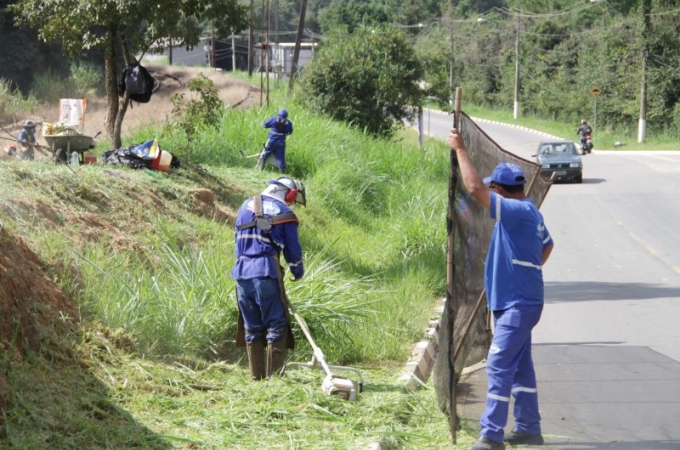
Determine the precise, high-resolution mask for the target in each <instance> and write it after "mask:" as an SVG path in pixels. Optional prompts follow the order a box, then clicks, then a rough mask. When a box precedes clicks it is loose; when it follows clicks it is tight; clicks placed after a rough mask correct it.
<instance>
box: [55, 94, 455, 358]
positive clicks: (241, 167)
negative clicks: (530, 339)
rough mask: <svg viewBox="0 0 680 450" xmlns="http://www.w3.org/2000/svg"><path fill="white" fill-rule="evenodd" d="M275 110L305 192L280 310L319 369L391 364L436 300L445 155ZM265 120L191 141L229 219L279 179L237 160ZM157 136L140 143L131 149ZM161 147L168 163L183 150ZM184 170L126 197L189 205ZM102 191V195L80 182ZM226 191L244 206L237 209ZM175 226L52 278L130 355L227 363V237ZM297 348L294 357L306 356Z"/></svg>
mask: <svg viewBox="0 0 680 450" xmlns="http://www.w3.org/2000/svg"><path fill="white" fill-rule="evenodd" d="M279 104H285V106H286V108H288V110H289V112H290V117H291V119H292V120H293V122H294V126H295V131H294V133H293V135H292V136H290V137H289V139H288V142H287V162H288V170H289V173H290V176H293V177H295V178H298V179H300V180H302V181H303V182H304V183H305V184H306V186H307V205H308V206H307V208H297V211H296V212H297V214H298V216H299V218H300V221H301V226H300V235H301V241H302V246H303V250H304V252H305V264H306V274H307V275H306V277H305V279H304V280H302V281H301V282H299V283H288V284H289V286H288V289H289V296H290V299H291V301H292V302H293V304H294V305H295V306H296V307H297V308H298V310H299V312H300V314H301V315H302V316H303V317H304V318H305V320H306V321H307V322H308V325H309V326H310V329H311V330H312V333H313V335H314V338H315V340H317V343H318V344H319V345H320V346H321V347H322V348H323V349H324V352H325V353H326V355H327V357H328V359H329V360H332V361H335V362H342V363H349V362H357V361H364V362H377V361H383V362H384V361H385V360H388V361H401V360H403V359H404V358H405V356H406V355H407V354H408V349H409V347H410V345H411V343H412V342H413V341H415V340H418V339H420V338H421V337H422V333H423V330H424V327H425V325H426V324H427V322H428V320H429V319H430V317H431V315H432V309H433V306H434V304H435V302H436V300H437V298H439V297H441V296H443V294H444V292H445V283H446V276H445V265H446V264H445V242H446V231H445V214H446V207H445V206H446V200H445V192H446V186H447V174H448V152H447V151H446V150H445V148H444V146H443V144H442V145H441V147H440V148H435V149H433V150H430V151H423V150H421V149H418V148H416V147H414V146H412V145H408V144H402V143H397V142H391V141H383V140H375V139H373V138H371V137H369V136H366V135H364V134H363V133H362V132H360V131H358V130H356V129H353V128H351V127H349V126H347V125H345V124H340V123H335V122H332V121H329V120H328V119H325V118H323V117H320V116H318V115H316V114H313V113H311V112H309V111H306V110H304V109H302V108H300V107H299V106H297V105H295V104H290V103H285V101H283V100H281V99H280V101H279ZM275 109H278V108H273V111H268V110H265V109H264V108H253V109H250V110H227V111H226V112H225V114H224V115H223V117H222V119H221V122H220V125H219V126H218V127H216V128H206V129H205V130H203V132H202V133H201V135H200V143H199V144H198V145H197V146H196V148H195V149H194V150H193V152H192V163H194V164H200V165H202V166H205V167H209V172H210V173H211V174H212V175H210V177H211V178H206V179H205V182H206V183H205V184H204V185H203V186H205V187H209V188H211V189H213V190H214V191H215V193H216V195H217V196H218V199H220V201H223V202H225V201H226V202H233V203H232V204H230V205H229V206H230V207H232V208H233V209H237V208H238V206H239V205H240V203H241V201H243V199H245V198H246V197H248V196H250V195H253V194H255V193H257V192H260V191H261V190H262V189H263V188H264V187H265V186H266V183H267V180H269V179H271V178H276V177H278V176H279V174H278V173H277V172H276V170H275V169H273V168H267V169H266V170H265V171H264V172H259V171H256V170H254V167H253V166H254V164H255V159H253V158H251V159H249V158H245V157H244V154H245V155H246V156H247V155H248V154H251V153H254V152H256V151H257V149H258V148H260V146H261V144H262V142H263V140H264V139H266V135H267V130H265V129H264V128H263V127H262V125H261V124H262V121H263V120H264V119H266V118H267V117H269V116H270V115H271V114H274V113H275ZM157 133H158V130H153V129H147V130H142V131H140V132H138V133H137V134H136V135H135V139H140V140H144V139H149V138H153V137H155V136H156V135H157ZM159 139H160V143H161V146H162V147H163V148H165V149H169V150H171V151H172V149H173V147H174V146H175V145H179V141H178V140H177V139H181V137H179V136H173V135H159ZM244 149H247V150H245V151H244ZM89 169H90V168H88V170H89ZM92 170H96V168H92ZM196 170H197V169H196V168H195V166H193V165H192V166H190V167H186V168H183V169H180V170H179V171H178V172H177V174H178V176H177V177H171V178H169V179H164V180H158V181H157V180H155V179H154V178H151V177H148V176H146V175H145V174H142V173H138V172H134V173H131V174H130V175H128V176H129V177H133V178H132V179H133V180H134V183H135V184H136V185H138V187H137V188H136V189H135V192H151V191H157V190H158V189H161V190H162V191H164V192H167V195H168V196H170V197H171V198H177V199H178V202H180V203H186V204H188V203H189V202H190V199H189V198H188V196H189V195H190V194H189V192H188V191H189V190H190V189H191V187H190V186H191V185H192V183H193V181H191V180H194V179H197V174H200V172H196ZM99 176H100V177H102V176H101V175H99ZM104 178H105V177H104ZM210 180H213V181H210ZM102 182H106V183H108V184H110V183H111V181H110V180H106V181H104V179H102V180H101V181H98V180H91V181H89V183H90V184H91V185H92V186H97V185H98V184H99V183H102ZM61 183H66V184H69V183H71V181H69V180H61ZM81 184H82V182H81ZM231 184H235V185H239V186H240V189H242V192H243V193H242V194H240V195H238V196H235V195H234V193H233V189H231V188H230V187H229V186H230V185H231ZM143 186H148V187H143ZM72 189H73V191H74V192H79V195H80V196H81V197H82V196H87V197H92V198H101V197H102V196H111V195H114V196H115V195H116V194H115V192H116V189H119V188H114V187H113V186H109V187H108V188H106V189H108V190H106V192H102V193H100V194H98V193H93V192H85V191H86V190H87V189H86V188H84V187H83V186H82V185H81V186H79V187H78V186H74V187H73V188H72ZM90 189H92V188H90ZM97 189H99V188H97ZM101 189H105V188H103V187H102V188H101ZM123 192H124V191H123ZM135 195H137V194H135ZM80 201H82V198H81V200H80ZM145 215H149V214H148V211H147V212H144V213H143V215H142V216H140V218H142V217H144V216H145ZM154 217H155V218H154ZM177 217H178V216H177V213H171V214H169V215H168V216H163V215H157V216H153V215H149V217H148V218H147V219H146V220H149V221H150V224H149V225H148V228H147V229H146V230H144V231H141V232H140V231H139V230H136V231H133V230H130V235H129V238H130V239H131V240H132V241H133V244H132V245H131V247H132V248H134V251H132V252H129V253H128V252H126V251H125V250H124V249H123V250H120V251H116V252H115V253H111V252H110V250H107V249H106V244H107V242H106V241H105V240H102V241H101V242H100V243H99V245H89V246H88V247H87V248H85V249H82V250H80V251H79V253H78V255H79V256H77V257H73V256H71V257H69V258H68V259H69V260H68V261H66V262H64V263H63V266H65V267H69V266H75V267H77V269H78V271H79V273H80V277H81V278H82V283H81V284H82V286H83V288H82V289H80V290H78V289H76V288H75V287H74V288H73V290H74V292H75V293H76V294H77V295H78V297H79V298H80V299H81V304H82V306H83V312H84V313H85V314H86V315H90V316H92V317H95V318H96V319H97V320H98V321H100V322H102V323H103V324H104V325H106V326H108V327H111V328H113V329H118V328H122V329H125V330H126V331H127V332H128V333H129V335H130V336H132V338H133V339H134V340H135V342H136V343H137V345H138V350H139V351H140V352H143V353H147V354H157V355H165V354H188V355H193V356H199V357H207V358H220V357H225V355H228V354H229V353H230V352H231V351H232V350H233V344H234V342H233V339H234V334H235V324H236V314H237V312H236V301H235V298H234V282H233V280H232V279H231V277H230V271H231V268H232V266H233V264H234V244H233V230H232V229H230V228H228V227H224V226H222V225H219V224H215V223H214V222H211V221H210V220H209V219H207V218H202V217H195V216H194V217H193V218H191V219H187V218H184V219H182V220H181V221H179V222H178V221H177V219H176V218H177ZM67 253H69V252H67ZM54 254H55V255H56V254H58V252H57V251H55V252H54ZM294 328H297V327H294ZM378 337H379V338H378ZM298 338H299V339H298V342H299V343H300V346H299V347H298V348H299V350H300V351H303V352H304V351H307V350H309V347H308V346H307V344H306V343H305V339H304V337H303V336H302V335H299V336H298Z"/></svg>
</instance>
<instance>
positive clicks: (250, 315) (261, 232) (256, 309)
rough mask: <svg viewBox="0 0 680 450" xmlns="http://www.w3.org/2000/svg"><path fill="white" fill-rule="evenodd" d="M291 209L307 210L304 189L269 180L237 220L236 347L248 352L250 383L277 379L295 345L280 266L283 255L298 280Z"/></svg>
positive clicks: (299, 256) (295, 183) (295, 229)
mask: <svg viewBox="0 0 680 450" xmlns="http://www.w3.org/2000/svg"><path fill="white" fill-rule="evenodd" d="M294 203H300V204H302V205H305V204H306V198H305V186H304V185H303V184H302V183H301V182H299V181H296V180H293V179H291V178H288V177H281V178H279V179H277V180H270V181H269V186H267V188H266V189H265V190H264V191H263V192H262V193H261V194H259V195H256V196H254V197H253V198H250V199H248V200H246V201H245V202H243V204H242V205H241V208H240V209H239V213H238V216H237V218H236V233H235V239H236V264H235V265H234V268H233V270H232V272H231V275H232V277H233V278H234V279H235V280H236V296H237V301H238V307H239V327H238V330H237V337H236V343H237V345H240V346H243V345H245V346H246V348H247V350H248V364H249V366H250V375H251V377H252V379H253V380H261V379H263V378H269V377H271V376H272V375H273V374H275V373H277V372H278V371H279V370H280V369H281V367H282V366H283V362H284V359H285V352H286V348H293V347H294V344H295V341H294V340H293V334H292V332H291V328H290V317H289V315H288V307H287V303H286V297H285V290H284V289H283V268H282V267H281V264H282V262H281V260H280V255H281V253H283V257H284V258H285V260H286V262H287V263H288V268H289V269H290V273H291V274H292V277H293V278H291V281H298V280H300V279H301V278H302V277H303V275H304V266H303V263H302V247H301V246H300V239H299V236H298V219H297V217H296V216H295V214H294V213H293V211H292V210H291V209H290V207H291V206H292V205H293V204H294ZM265 344H266V348H267V358H266V367H265Z"/></svg>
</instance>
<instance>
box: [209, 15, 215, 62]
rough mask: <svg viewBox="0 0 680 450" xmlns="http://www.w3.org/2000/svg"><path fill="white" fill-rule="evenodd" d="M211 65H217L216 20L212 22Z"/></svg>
mask: <svg viewBox="0 0 680 450" xmlns="http://www.w3.org/2000/svg"><path fill="white" fill-rule="evenodd" d="M210 67H216V66H215V21H214V20H213V21H211V22H210Z"/></svg>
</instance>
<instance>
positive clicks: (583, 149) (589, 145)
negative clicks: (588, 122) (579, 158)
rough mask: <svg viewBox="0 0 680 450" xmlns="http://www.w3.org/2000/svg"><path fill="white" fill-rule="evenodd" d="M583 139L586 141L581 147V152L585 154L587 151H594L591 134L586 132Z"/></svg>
mask: <svg viewBox="0 0 680 450" xmlns="http://www.w3.org/2000/svg"><path fill="white" fill-rule="evenodd" d="M583 141H584V142H585V143H584V144H583V146H582V147H581V154H582V155H585V154H587V153H590V152H592V151H593V140H592V138H591V137H590V134H586V135H585V136H583Z"/></svg>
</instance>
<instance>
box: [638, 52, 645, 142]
mask: <svg viewBox="0 0 680 450" xmlns="http://www.w3.org/2000/svg"><path fill="white" fill-rule="evenodd" d="M640 91H641V92H640V122H639V124H638V142H639V143H642V142H645V138H646V137H647V54H646V53H643V54H642V86H641V88H640Z"/></svg>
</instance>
